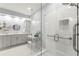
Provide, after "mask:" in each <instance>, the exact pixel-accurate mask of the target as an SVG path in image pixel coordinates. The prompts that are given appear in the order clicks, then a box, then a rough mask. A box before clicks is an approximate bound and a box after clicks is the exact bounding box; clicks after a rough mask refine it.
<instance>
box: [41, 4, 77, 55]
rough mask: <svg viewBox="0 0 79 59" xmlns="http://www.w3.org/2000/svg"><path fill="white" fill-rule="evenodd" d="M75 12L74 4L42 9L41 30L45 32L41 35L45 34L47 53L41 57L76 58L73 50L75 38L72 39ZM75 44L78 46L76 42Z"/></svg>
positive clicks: (75, 21)
mask: <svg viewBox="0 0 79 59" xmlns="http://www.w3.org/2000/svg"><path fill="white" fill-rule="evenodd" d="M77 10H78V9H77V4H76V3H52V4H48V5H46V6H45V7H44V8H43V26H44V28H43V30H45V31H44V32H43V33H45V35H44V37H45V39H44V40H45V41H46V49H47V51H46V52H45V53H43V54H42V55H46V56H76V55H77V54H78V53H77V52H78V51H75V50H74V48H73V47H74V38H75V37H76V36H75V37H74V32H75V31H76V28H74V26H75V24H77V20H78V19H77V16H78V14H77V12H78V11H77ZM77 28H78V27H77ZM76 33H77V32H76ZM75 39H76V38H75ZM76 44H77V45H76V46H78V41H77V43H76ZM77 49H78V48H77Z"/></svg>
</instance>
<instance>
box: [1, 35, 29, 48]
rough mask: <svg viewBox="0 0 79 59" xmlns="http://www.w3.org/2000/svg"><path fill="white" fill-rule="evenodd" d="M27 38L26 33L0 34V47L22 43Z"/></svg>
mask: <svg viewBox="0 0 79 59" xmlns="http://www.w3.org/2000/svg"><path fill="white" fill-rule="evenodd" d="M28 40H29V38H28V35H27V34H12V35H0V49H3V48H8V47H12V46H16V45H19V44H23V43H26V42H27V41H28Z"/></svg>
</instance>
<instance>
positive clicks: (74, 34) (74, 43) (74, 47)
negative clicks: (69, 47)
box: [73, 24, 79, 52]
mask: <svg viewBox="0 0 79 59" xmlns="http://www.w3.org/2000/svg"><path fill="white" fill-rule="evenodd" d="M78 26H79V24H75V25H74V27H73V49H74V50H75V51H77V52H78V51H79V50H78V49H77V41H78V39H77V36H78V32H77V27H78Z"/></svg>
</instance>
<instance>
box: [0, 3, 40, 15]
mask: <svg viewBox="0 0 79 59" xmlns="http://www.w3.org/2000/svg"><path fill="white" fill-rule="evenodd" d="M0 8H5V9H9V10H12V11H15V12H19V13H22V14H26V15H32V14H33V13H34V12H36V11H37V10H38V9H39V8H41V4H40V3H0Z"/></svg>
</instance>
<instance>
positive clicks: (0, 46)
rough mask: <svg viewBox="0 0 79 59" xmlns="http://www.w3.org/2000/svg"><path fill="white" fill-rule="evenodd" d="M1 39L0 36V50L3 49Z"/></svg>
mask: <svg viewBox="0 0 79 59" xmlns="http://www.w3.org/2000/svg"><path fill="white" fill-rule="evenodd" d="M2 45H3V37H2V36H0V49H2V48H3V46H2Z"/></svg>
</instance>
